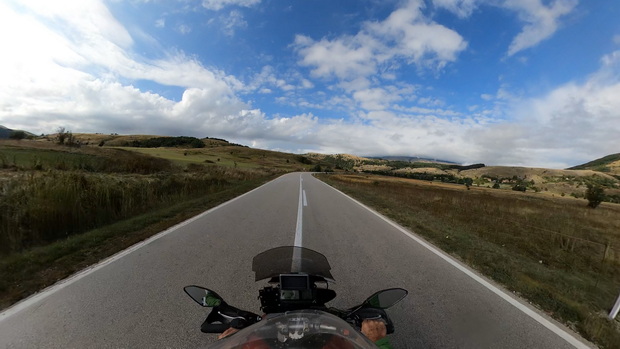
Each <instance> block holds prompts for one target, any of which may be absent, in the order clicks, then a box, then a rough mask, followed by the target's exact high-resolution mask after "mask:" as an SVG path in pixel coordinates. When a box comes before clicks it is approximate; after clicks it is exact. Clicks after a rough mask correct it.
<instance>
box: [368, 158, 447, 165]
mask: <svg viewBox="0 0 620 349" xmlns="http://www.w3.org/2000/svg"><path fill="white" fill-rule="evenodd" d="M367 157H368V158H369V159H383V160H388V161H405V162H433V163H440V164H458V163H456V162H453V161H448V160H439V159H428V158H421V157H417V156H367Z"/></svg>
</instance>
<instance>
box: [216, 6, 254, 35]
mask: <svg viewBox="0 0 620 349" xmlns="http://www.w3.org/2000/svg"><path fill="white" fill-rule="evenodd" d="M221 22H222V24H223V26H222V32H223V33H224V34H225V35H226V36H234V35H235V31H236V30H237V29H245V28H247V27H248V22H246V21H245V19H244V18H243V15H242V14H241V12H239V11H237V10H232V11H230V13H229V14H228V16H225V17H221Z"/></svg>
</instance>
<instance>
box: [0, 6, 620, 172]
mask: <svg viewBox="0 0 620 349" xmlns="http://www.w3.org/2000/svg"><path fill="white" fill-rule="evenodd" d="M617 18H620V2H617V1H615V0H607V1H603V0H601V1H584V0H554V1H546V0H409V1H406V0H402V1H396V0H381V1H379V0H347V1H335V0H329V1H325V0H312V1H310V0H202V1H200V0H165V1H164V0H133V1H121V0H110V1H103V0H82V1H71V0H64V1H53V2H50V1H43V0H40V1H35V0H22V1H12V0H0V45H1V47H2V52H3V54H2V55H0V124H1V125H4V126H7V127H10V128H22V129H26V130H29V131H32V132H36V133H52V132H54V131H55V130H56V129H57V128H58V127H65V128H67V129H69V130H72V131H73V132H100V133H113V132H115V133H120V134H157V135H191V136H196V137H205V136H209V137H218V138H225V139H228V140H230V141H233V142H236V143H242V144H247V145H250V146H253V147H258V148H264V149H273V150H281V151H288V152H295V153H305V152H322V153H351V154H355V155H368V156H376V155H409V156H422V157H430V158H439V159H445V160H451V161H457V162H462V163H477V162H484V163H486V164H487V165H515V166H537V167H552V168H563V167H568V166H572V165H576V164H579V163H583V162H585V161H589V160H592V159H594V158H597V157H601V156H604V155H608V154H611V153H617V152H619V151H620V142H619V141H618V140H619V139H620V137H619V136H618V135H619V134H620V21H618V20H617Z"/></svg>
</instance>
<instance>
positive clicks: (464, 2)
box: [433, 0, 578, 56]
mask: <svg viewBox="0 0 620 349" xmlns="http://www.w3.org/2000/svg"><path fill="white" fill-rule="evenodd" d="M577 4H578V0H554V1H553V2H551V3H550V4H548V5H546V4H545V2H543V1H542V0H433V5H435V6H436V7H438V8H444V9H446V10H448V11H450V12H452V13H454V14H456V15H457V16H459V17H461V18H466V17H469V16H470V15H471V14H472V13H473V12H474V10H475V9H476V8H477V7H478V6H481V5H488V6H497V7H501V8H504V9H508V10H510V11H513V12H515V13H516V15H517V17H518V19H519V20H520V21H521V22H523V23H525V25H524V27H523V29H522V30H521V32H520V33H518V34H517V36H516V37H515V38H514V39H513V40H512V42H511V43H510V46H509V47H508V52H507V54H508V56H512V55H514V54H516V53H518V52H520V51H523V50H525V49H528V48H531V47H534V46H536V45H538V44H539V43H540V42H542V41H544V40H546V39H548V38H550V37H551V36H552V35H553V34H554V33H555V32H556V31H557V30H558V28H559V27H560V19H561V18H562V17H563V16H565V15H567V14H569V13H571V12H572V11H573V10H574V9H575V7H576V6H577Z"/></svg>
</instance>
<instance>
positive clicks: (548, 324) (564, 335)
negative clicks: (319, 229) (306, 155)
mask: <svg viewBox="0 0 620 349" xmlns="http://www.w3.org/2000/svg"><path fill="white" fill-rule="evenodd" d="M317 180H318V181H319V182H321V183H323V184H325V185H326V186H328V187H330V188H331V189H333V190H335V191H337V192H339V193H340V194H342V195H344V196H346V197H347V198H349V199H350V200H351V201H353V202H355V203H356V204H358V205H360V206H361V207H363V208H365V209H366V210H368V211H370V212H372V213H373V214H374V215H376V216H377V217H379V218H381V219H382V220H384V221H385V222H386V223H388V224H389V225H391V226H393V227H394V228H396V229H397V230H398V231H400V232H401V233H403V234H405V235H406V236H408V237H409V238H411V239H412V240H414V241H415V242H417V243H419V244H420V245H422V246H424V247H425V248H426V249H428V250H429V251H431V252H433V253H434V254H435V255H437V256H438V257H440V258H441V259H443V260H445V261H446V262H448V263H449V264H451V265H452V266H453V267H455V268H457V269H458V270H460V271H462V272H463V273H465V274H466V275H467V276H469V277H471V278H472V279H474V280H475V281H477V282H478V283H480V284H481V285H482V286H484V287H486V288H487V289H488V290H489V291H491V292H493V293H495V294H496V295H498V296H499V297H501V298H502V299H504V300H505V301H506V302H508V303H510V304H511V305H513V306H514V307H515V308H517V309H519V310H521V311H522V312H523V313H525V314H526V315H527V316H529V317H531V318H532V319H534V320H536V321H537V322H538V323H540V324H541V325H543V326H545V327H546V328H547V329H549V330H550V331H552V332H553V333H555V334H557V335H558V336H560V337H561V338H562V339H564V340H565V341H566V342H568V343H569V344H571V345H573V346H574V347H575V348H578V349H591V347H590V346H588V345H586V344H584V343H583V342H581V341H580V340H578V339H577V338H575V337H574V336H573V335H571V334H570V333H568V332H566V331H564V330H563V329H561V328H560V327H558V326H557V325H555V324H554V323H552V322H551V321H549V320H547V319H546V318H544V317H543V316H541V315H540V314H538V313H537V312H536V311H534V310H532V309H530V308H529V307H527V306H525V305H524V304H521V302H519V301H518V300H516V299H515V298H513V297H512V296H511V295H509V294H507V293H506V292H504V291H502V290H500V289H499V288H497V287H496V286H494V285H492V284H491V283H489V282H488V281H486V280H484V279H483V278H481V277H480V276H478V275H476V274H475V273H474V272H472V271H471V270H469V269H468V268H466V267H465V266H463V265H461V264H460V263H459V262H457V261H456V260H455V259H453V258H452V257H451V256H449V255H447V254H446V253H445V252H443V251H441V250H439V249H437V248H436V247H434V246H432V245H430V244H429V243H428V242H426V241H424V240H422V239H421V238H419V237H417V236H415V235H413V234H412V233H411V232H410V231H408V230H407V229H405V228H403V227H401V226H400V225H398V224H397V223H396V222H393V221H392V220H390V219H389V218H387V217H385V216H383V215H381V214H380V213H379V212H377V211H375V210H373V209H371V208H370V207H368V206H366V205H364V204H363V203H361V202H359V201H357V200H356V199H354V198H352V197H350V196H349V195H347V194H345V193H343V192H341V191H340V190H338V189H336V188H334V187H332V186H331V185H329V184H327V183H325V182H323V181H321V180H319V179H317Z"/></svg>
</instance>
